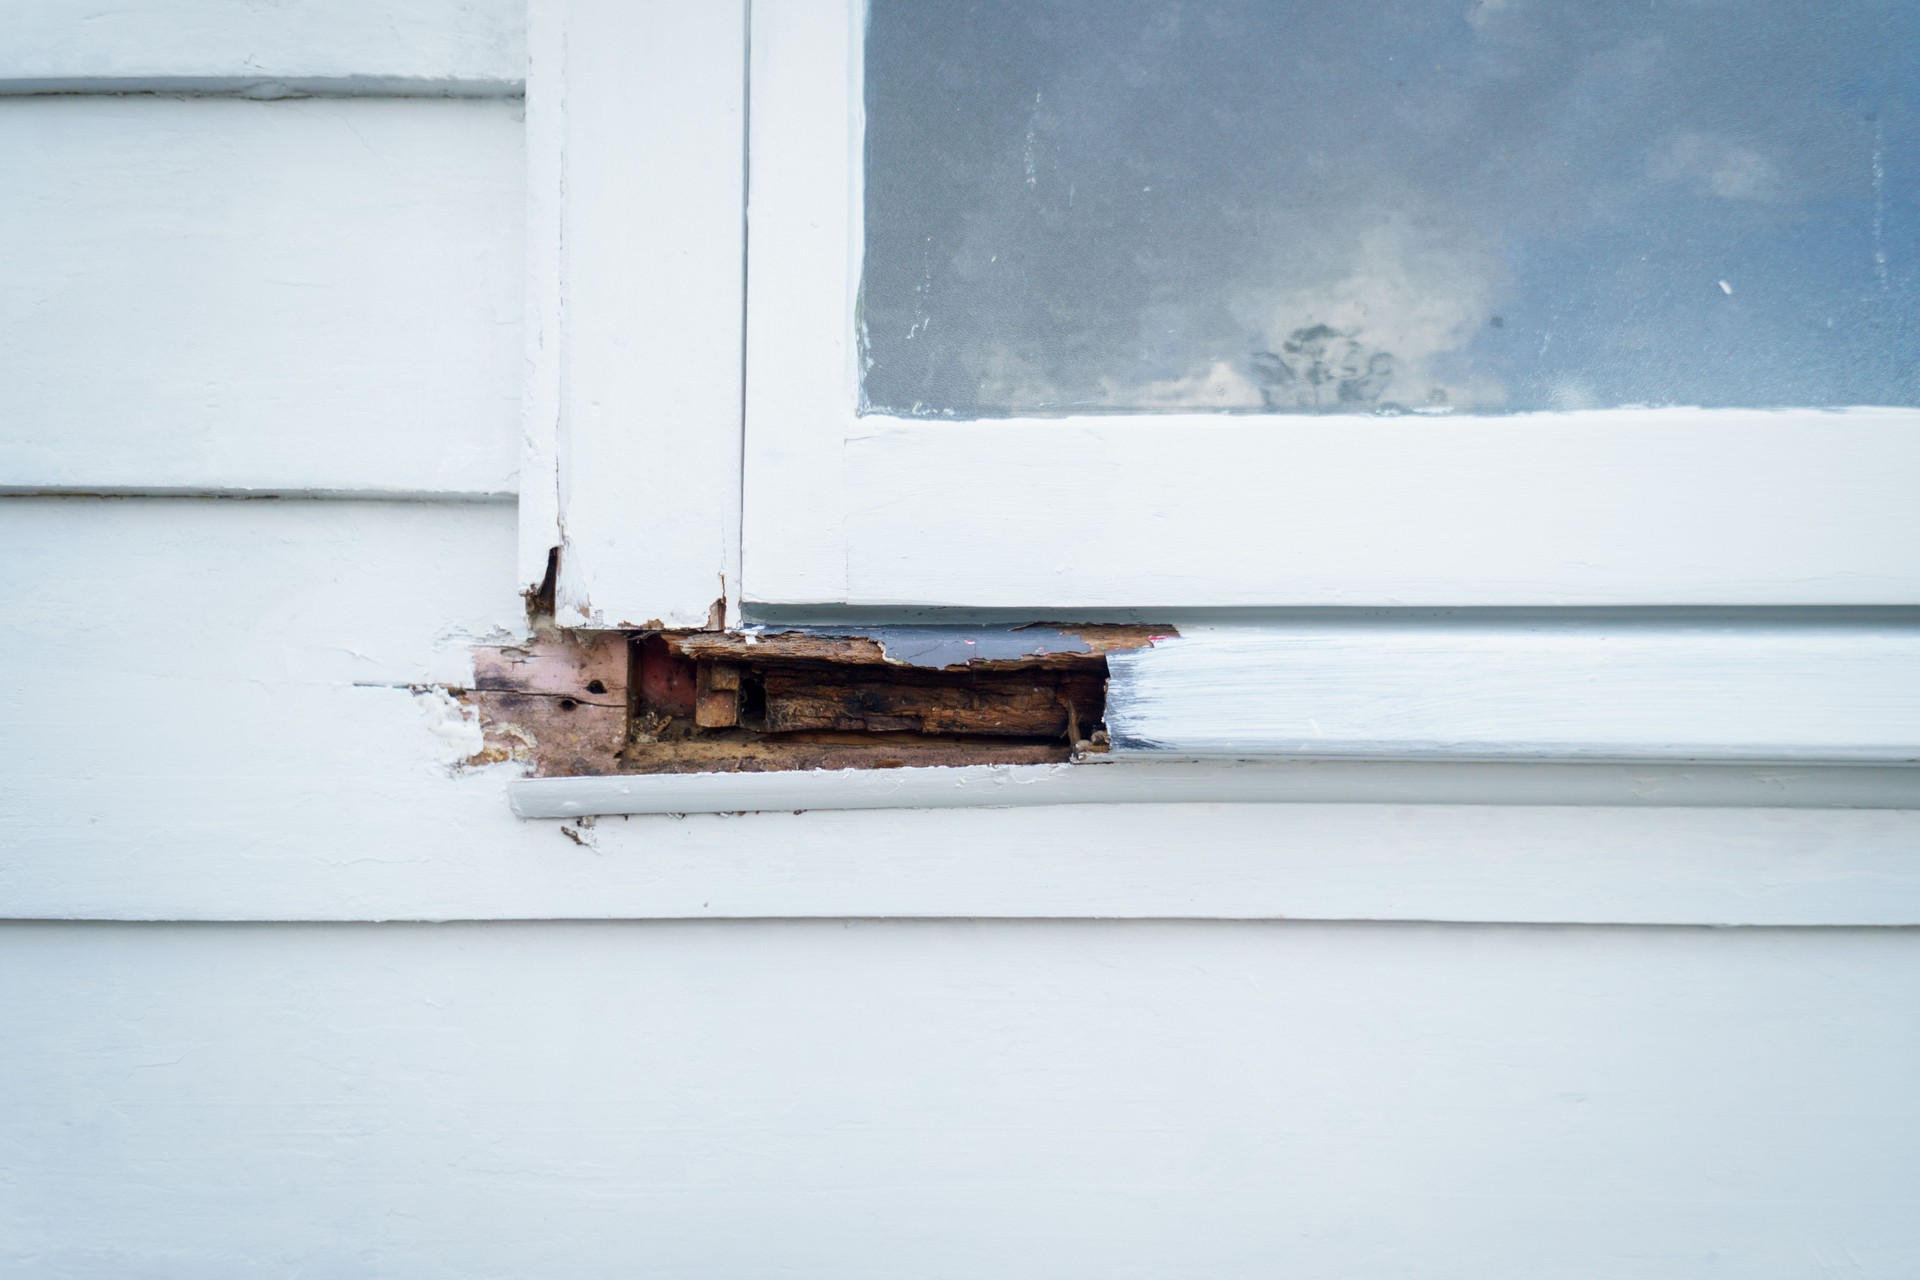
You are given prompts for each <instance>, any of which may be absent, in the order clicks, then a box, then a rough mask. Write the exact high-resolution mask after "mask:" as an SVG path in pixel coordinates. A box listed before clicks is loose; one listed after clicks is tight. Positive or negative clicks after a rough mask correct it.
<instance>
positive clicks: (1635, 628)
mask: <svg viewBox="0 0 1920 1280" xmlns="http://www.w3.org/2000/svg"><path fill="white" fill-rule="evenodd" d="M1108 662H1109V665H1110V667H1111V669H1112V672H1113V676H1112V679H1111V681H1110V682H1109V686H1108V701H1107V715H1106V720H1107V726H1108V728H1109V730H1111V732H1112V735H1113V740H1114V744H1115V747H1116V750H1118V751H1121V752H1123V753H1124V752H1126V751H1128V750H1132V751H1136V752H1140V753H1143V754H1146V755H1156V754H1157V755H1161V756H1165V755H1176V756H1185V757H1215V758H1265V757H1299V758H1307V759H1334V758H1360V759H1442V760H1633V761H1648V760H1708V761H1748V762H1758V763H1785V762H1803V763H1804V762H1825V763H1833V762H1841V761H1846V762H1855V763H1880V764H1902V763H1911V762H1915V761H1920V628H1916V627H1915V626H1913V625H1912V624H1911V623H1909V624H1907V625H1904V626H1902V625H1896V624H1883V625H1875V624H1873V623H1871V622H1860V621H1854V622H1824V623H1823V622H1810V621H1800V622H1794V623H1786V622H1778V621H1775V622H1755V621H1752V620H1747V621H1719V622H1710V621H1702V620H1684V621H1642V622H1638V623H1628V622H1609V623H1599V622H1592V621H1584V622H1583V621H1574V620H1567V619H1564V618H1561V619H1551V620H1536V621H1530V622H1529V621H1492V622H1489V621H1484V620H1472V619H1467V618H1460V617H1453V618H1447V619H1438V620H1435V619H1428V620H1420V619H1395V620H1391V621H1382V620H1373V621H1365V620H1363V621H1343V620H1321V621H1318V622H1291V623H1284V624H1270V625H1266V626H1202V627H1185V628H1183V629H1182V634H1181V635H1180V636H1179V637H1178V638H1173V639H1167V640H1162V641H1158V642H1156V643H1155V645H1154V647H1153V648H1152V649H1149V650H1143V651H1138V652H1122V653H1116V654H1113V655H1111V656H1110V657H1109V659H1108Z"/></svg>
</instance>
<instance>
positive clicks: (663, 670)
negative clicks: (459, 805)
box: [466, 625, 1169, 777]
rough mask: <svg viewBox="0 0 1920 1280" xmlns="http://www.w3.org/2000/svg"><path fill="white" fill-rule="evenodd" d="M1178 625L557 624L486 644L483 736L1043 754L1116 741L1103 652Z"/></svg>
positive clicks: (705, 765) (908, 762) (867, 760)
mask: <svg viewBox="0 0 1920 1280" xmlns="http://www.w3.org/2000/svg"><path fill="white" fill-rule="evenodd" d="M1166 634H1169V630H1168V629H1167V628H1163V627H1162V628H1151V627H1115V626H1098V627H1092V626H1090V627H1054V626H1045V625H1043V626H1036V627H1032V628H1025V629H1020V630H1011V631H1010V630H997V631H979V632H965V631H960V630H957V629H954V628H934V627H921V628H893V629H887V630H881V631H877V632H873V633H870V634H846V635H835V634H824V633H820V632H804V631H788V632H779V633H772V634H759V633H744V634H743V633H738V632H734V633H728V632H647V633H639V634H634V633H628V632H608V631H601V632H569V631H548V632H544V633H542V634H541V635H540V636H538V637H536V638H535V639H534V640H532V641H530V642H528V643H527V644H524V645H520V646H513V647H506V648H488V649H483V650H481V651H480V652H479V653H478V654H477V655H476V659H475V670H476V681H475V687H474V689H473V690H472V691H471V693H470V694H467V695H466V696H468V697H469V699H470V700H471V701H472V702H473V703H475V704H476V705H477V707H478V709H479V712H480V717H481V724H482V728H483V730H484V732H485V735H486V747H485V749H484V750H483V751H482V752H481V753H480V755H479V756H477V757H476V758H475V761H476V763H478V762H484V761H498V760H507V759H512V760H520V761H524V762H526V763H527V764H529V765H530V766H531V772H532V773H533V775H534V776H536V777H567V776H595V775H610V774H620V773H696V772H761V771H766V770H778V769H848V768H861V769H885V768H900V767H906V766H912V765H967V764H1043V763H1057V762H1061V761H1066V760H1070V759H1072V758H1073V757H1074V756H1075V755H1076V754H1079V753H1084V752H1088V751H1102V750H1105V744H1106V734H1105V732H1104V729H1103V727H1102V723H1101V722H1102V717H1103V715H1104V712H1105V703H1106V678H1107V659H1106V655H1107V653H1109V652H1112V651H1114V650H1118V649H1130V648H1137V647H1144V646H1146V645H1149V644H1151V643H1152V640H1153V639H1154V638H1155V637H1156V636H1162V635H1166Z"/></svg>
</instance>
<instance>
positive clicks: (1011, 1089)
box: [0, 851, 1920, 1280]
mask: <svg viewBox="0 0 1920 1280" xmlns="http://www.w3.org/2000/svg"><path fill="white" fill-rule="evenodd" d="M357 852H359V853H360V854H361V856H366V852H365V851H357ZM0 972H4V973H5V974H7V975H8V980H7V981H6V982H4V983H0V1024H3V1025H4V1026H5V1027H6V1028H7V1034H6V1036H5V1039H4V1044H3V1045H0V1132H4V1133H5V1134H6V1136H7V1141H6V1142H5V1143H4V1144H0V1157H4V1159H5V1161H6V1167H7V1168H8V1170H9V1172H10V1173H11V1175H12V1176H11V1177H10V1178H9V1181H8V1184H7V1188H8V1189H7V1195H6V1196H5V1197H4V1198H3V1199H0V1267H4V1268H5V1269H6V1270H7V1271H8V1272H9V1274H10V1275H14V1276H21V1277H30V1278H35V1280H37V1278H41V1277H47V1278H51V1277H56V1276H57V1277H71V1276H87V1277H93V1276H99V1277H117V1276H149V1275H165V1276H182V1277H186V1276H195V1277H198V1276H240V1275H289V1274H299V1273H304V1274H309V1275H379V1276H463V1277H488V1278H498V1280H509V1278H511V1280H520V1278H524V1277H534V1276H557V1275H567V1276H616V1275H634V1274H639V1275H701V1276H746V1275H772V1274H777V1275H780V1276H783V1277H792V1278H793V1280H829V1278H830V1280H844V1278H845V1277H849V1276H881V1275H913V1276H925V1277H942V1278H944V1277H954V1278H956V1280H958V1278H961V1277H965V1278H967V1280H975V1278H977V1277H981V1276H994V1277H1019V1278H1025V1277H1035V1278H1039V1277H1047V1278H1052V1277H1059V1276H1130V1277H1139V1278H1141V1280H1168V1278H1171V1277H1212V1276H1247V1275H1272V1276H1278V1275H1289V1276H1315V1277H1334V1276H1355V1277H1360V1276H1366V1277H1390V1276H1393V1277H1400V1276H1419V1277H1425V1278H1431V1280H1496V1278H1497V1280H1522V1278H1527V1277H1546V1276H1592V1277H1629V1276H1631V1277H1637V1278H1645V1277H1657V1278H1658V1280H1692V1278H1693V1277H1697V1276H1700V1275H1702V1274H1710V1273H1715V1272H1717V1273H1724V1274H1726V1275H1734V1276H1766V1277H1781V1278H1786V1277H1808V1278H1812V1277H1818V1276H1828V1275H1833V1274H1836V1273H1839V1274H1847V1273H1852V1274H1858V1275H1863V1276H1885V1277H1894V1276H1901V1275H1905V1274H1907V1273H1908V1271H1910V1269H1911V1268H1910V1267H1909V1266H1908V1260H1909V1259H1910V1258H1911V1257H1912V1253H1913V1244H1914V1227H1913V1221H1912V1220H1913V1213H1912V1208H1913V1204H1914V1202H1915V1200H1916V1198H1920V1091H1916V1090H1915V1089H1914V1088H1913V1085H1912V1072H1913V1063H1914V1061H1915V1058H1916V1056H1917V1055H1920V1022H1916V1020H1915V1019H1914V1017H1913V1016H1912V1011H1913V1009H1914V1008H1915V1007H1916V1004H1917V1002H1920V935H1916V934H1914V933H1912V932H1905V931H1887V930H1862V931H1835V932H1828V933H1820V934H1808V933H1805V932H1795V933H1787V932H1779V931H1772V930H1638V929H1621V930H1611V929H1577V930H1563V929H1525V928H1518V929H1515V928H1509V929H1500V928H1467V929H1462V928H1449V927H1427V926H1408V925H1367V924H1346V925H1314V924H1299V923H1284V922H1280V923H1265V924H1219V923H1199V922H1166V923H1156V924H1143V923H1114V922H1106V923H1101V922H1080V923H1068V922H1047V923H1037V922H1035V923H1014V922H998V923H974V922H912V921H896V922H876V921H865V922H856V923H852V924H850V925H842V924H841V923H839V922H814V923H800V922H790V923H778V922H761V923H758V924H754V925H699V924H693V925H682V926H672V927H658V926H637V927H636V926H632V925H621V924H603V925H596V924H538V923H529V924H495V925H486V926H479V927H473V926H462V925H450V926H439V927H433V926H406V925H401V926H385V927H355V926H340V925H336V926H318V927H310V928H301V927H279V928H274V927H257V926H244V925H242V926H214V927H195V926H180V925H170V926H169V925H163V926H151V927H141V926H104V927H102V926H86V925H13V926H0ZM1846 1259H1852V1260H1856V1261H1857V1264H1858V1265H1854V1264H1853V1263H1852V1262H1846V1261H1836V1260H1846Z"/></svg>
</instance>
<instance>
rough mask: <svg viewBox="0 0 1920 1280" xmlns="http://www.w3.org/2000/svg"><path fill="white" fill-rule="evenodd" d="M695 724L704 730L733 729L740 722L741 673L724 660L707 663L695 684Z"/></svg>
mask: <svg viewBox="0 0 1920 1280" xmlns="http://www.w3.org/2000/svg"><path fill="white" fill-rule="evenodd" d="M693 719H694V723H695V724H697V725H699V726H700V727H701V728H702V729H731V728H732V727H733V726H734V725H736V724H739V723H740V672H739V671H738V669H736V668H734V667H730V666H727V665H725V664H723V663H716V662H703V663H701V664H700V666H699V671H698V674H697V675H696V677H695V685H694V709H693Z"/></svg>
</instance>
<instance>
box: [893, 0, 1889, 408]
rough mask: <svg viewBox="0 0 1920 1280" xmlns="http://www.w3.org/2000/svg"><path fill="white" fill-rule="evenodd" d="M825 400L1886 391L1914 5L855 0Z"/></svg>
mask: <svg viewBox="0 0 1920 1280" xmlns="http://www.w3.org/2000/svg"><path fill="white" fill-rule="evenodd" d="M866 50H867V52H866V69H865V70H866V89H865V92H866V107H867V138H866V170H865V184H866V185H865V191H866V196H865V199H866V207H865V213H866V246H865V248H866V256H865V267H864V276H863V282H862V296H861V305H860V311H859V318H858V323H859V326H860V337H861V343H862V349H863V352H864V355H865V374H864V379H863V399H864V401H865V403H864V405H863V406H862V407H863V408H865V409H867V410H869V411H880V412H888V413H898V414H910V415H917V416H956V417H974V416H989V415H997V414H1008V413H1043V414H1044V413H1098V412H1155V411H1159V412H1165V411H1180V410H1184V411H1192V410H1196V409H1205V410H1225V411H1245V412H1259V411H1266V412H1349V413H1350V412H1407V411H1419V410H1443V411H1444V410H1454V411H1472V412H1483V413H1484V412H1519V411H1530V410H1554V409H1581V408H1598V407H1607V406H1617V405H1654V404H1681V405H1703V406H1751V407H1775V406H1787V405H1803V406H1804V405H1813V406H1838V405H1868V404H1880V405H1886V404H1898V405H1912V404H1916V403H1920V361H1916V360H1915V358H1914V356H1915V352H1916V351H1920V342H1916V338H1917V337H1920V335H1917V334H1916V333H1915V328H1916V325H1915V319H1916V314H1917V313H1920V308H1917V307H1916V291H1917V290H1920V273H1917V269H1916V263H1917V262H1920V112H1917V111H1916V106H1917V105H1920V104H1917V103H1916V63H1917V62H1920V4H1916V3H1914V0H1446V2H1445V3H1441V2H1438V0H1338V2H1337V3H1324V2H1322V3H1313V4H1307V3H1294V2H1291V0H1288V2H1281V0H1214V2H1212V3H1181V2H1179V0H1044V2H1035V0H968V2H966V3H957V2H956V3H933V2H931V0H872V6H871V11H870V16H869V29H868V36H867V45H866Z"/></svg>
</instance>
